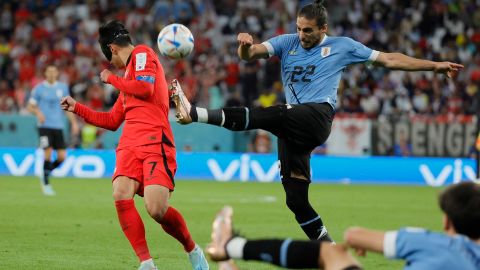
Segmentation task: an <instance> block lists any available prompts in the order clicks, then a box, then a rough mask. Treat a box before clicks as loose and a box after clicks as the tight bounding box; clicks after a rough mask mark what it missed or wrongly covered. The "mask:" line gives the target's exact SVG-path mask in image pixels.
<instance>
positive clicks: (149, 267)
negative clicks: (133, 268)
mask: <svg viewBox="0 0 480 270" xmlns="http://www.w3.org/2000/svg"><path fill="white" fill-rule="evenodd" d="M138 270H158V268H157V266H155V264H154V263H153V260H152V259H148V260H146V261H143V262H142V263H141V264H140V267H138Z"/></svg>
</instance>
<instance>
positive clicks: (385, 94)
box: [0, 0, 480, 118]
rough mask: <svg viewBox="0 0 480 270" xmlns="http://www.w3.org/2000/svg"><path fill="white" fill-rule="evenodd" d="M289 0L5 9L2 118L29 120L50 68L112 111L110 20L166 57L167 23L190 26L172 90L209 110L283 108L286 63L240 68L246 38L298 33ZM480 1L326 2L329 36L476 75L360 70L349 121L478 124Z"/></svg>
mask: <svg viewBox="0 0 480 270" xmlns="http://www.w3.org/2000/svg"><path fill="white" fill-rule="evenodd" d="M309 2H310V1H290V0H240V1H235V0H224V1H214V0H176V1H173V0H157V1H145V0H131V1H108V0H101V1H73V0H67V1H59V0H43V1H41V0H40V1H33V0H31V1H28V0H24V1H8V0H7V1H2V4H1V5H2V6H1V11H0V113H26V110H25V107H26V104H27V101H28V98H29V96H30V92H31V89H32V88H33V87H34V86H35V85H36V84H37V83H38V82H40V81H42V80H43V69H44V67H45V65H46V64H47V63H54V64H55V65H57V66H58V67H59V68H60V71H61V76H60V80H61V81H63V82H66V83H67V84H68V85H69V86H70V92H71V95H72V96H73V97H74V98H76V99H77V100H80V101H82V102H83V103H85V104H87V105H88V106H90V107H91V108H93V109H96V110H108V109H109V107H110V106H111V105H112V104H113V103H114V101H115V99H116V95H117V91H115V90H114V89H113V88H111V86H110V85H106V84H103V83H101V82H100V80H99V76H98V75H99V73H100V71H101V70H102V69H104V68H105V67H108V65H109V64H108V63H107V62H105V60H104V58H103V57H102V55H101V51H100V48H99V45H98V42H97V40H98V36H97V30H98V27H99V26H100V25H101V24H102V23H103V22H105V21H108V20H110V19H114V18H115V19H119V20H121V21H124V22H125V25H126V27H127V29H129V30H130V33H131V35H132V37H133V38H134V39H135V42H136V43H137V44H138V43H146V44H148V45H149V46H152V47H153V48H156V38H157V34H158V32H159V30H160V29H161V28H162V27H163V26H165V25H166V24H169V23H172V22H178V23H182V24H185V25H187V26H188V27H189V28H190V29H191V31H192V32H193V35H194V37H195V50H194V54H193V55H191V56H190V57H189V58H188V59H186V60H183V61H173V60H169V59H166V58H161V61H162V64H163V65H164V69H165V72H166V76H167V79H168V80H170V79H173V78H178V79H179V80H180V81H181V82H182V83H183V88H184V89H185V90H186V92H187V95H188V98H189V99H190V100H193V101H194V103H196V104H197V105H199V106H202V107H208V108H219V107H222V106H235V105H247V106H251V105H254V106H255V105H256V106H270V105H273V104H276V103H278V102H284V95H283V93H282V84H281V78H280V72H279V68H280V66H279V63H280V62H279V60H278V59H275V58H272V59H269V60H260V61H256V62H251V63H246V62H241V61H240V60H239V58H238V56H237V52H236V49H237V46H238V44H237V42H236V36H237V33H239V32H249V33H252V34H253V35H254V36H255V38H256V39H257V40H258V41H263V40H266V39H268V38H270V37H272V36H275V35H278V34H282V33H290V32H295V30H296V25H295V18H296V11H297V10H298V5H303V4H306V3H309ZM479 5H480V2H479V1H475V0H469V1H459V0H456V1H454V0H429V1H419V0H402V1H395V0H356V1H355V0H337V1H327V9H328V10H329V16H330V17H329V32H330V35H345V36H350V37H352V38H354V39H356V40H358V41H360V42H362V43H364V44H365V45H367V46H369V47H371V48H372V49H376V50H386V51H400V52H404V53H406V54H408V55H411V56H415V57H419V58H426V59H432V60H449V61H454V62H458V63H461V64H463V65H465V69H464V70H462V71H461V72H460V73H459V74H458V76H456V77H455V78H454V79H453V80H449V79H445V78H444V77H442V76H436V75H435V74H432V73H429V74H428V73H421V72H418V73H406V72H402V71H389V70H386V69H379V68H375V69H371V68H369V65H354V66H351V67H349V68H348V69H347V70H346V71H345V73H344V76H343V79H342V81H341V84H340V87H339V102H338V108H337V111H338V112H343V113H364V114H366V115H368V116H369V117H372V118H376V117H378V116H380V115H382V116H398V115H406V116H411V115H414V114H425V115H448V114H450V115H459V114H460V115H462V114H474V113H475V108H476V104H475V102H476V100H478V99H476V98H474V97H475V95H476V93H477V92H478V88H479V87H480V54H479V53H478V50H479V49H480V7H479Z"/></svg>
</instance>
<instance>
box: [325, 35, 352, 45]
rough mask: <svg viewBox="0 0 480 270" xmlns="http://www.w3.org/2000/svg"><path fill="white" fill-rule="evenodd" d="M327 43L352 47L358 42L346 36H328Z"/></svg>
mask: <svg viewBox="0 0 480 270" xmlns="http://www.w3.org/2000/svg"><path fill="white" fill-rule="evenodd" d="M326 42H328V43H333V44H340V45H351V44H352V43H355V42H356V41H355V40H354V39H353V38H351V37H345V36H328V37H327V40H326Z"/></svg>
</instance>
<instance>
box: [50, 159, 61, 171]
mask: <svg viewBox="0 0 480 270" xmlns="http://www.w3.org/2000/svg"><path fill="white" fill-rule="evenodd" d="M62 162H63V161H59V160H58V159H57V160H55V161H54V162H53V163H52V167H51V168H52V171H53V170H54V169H56V168H57V167H58V166H60V164H62Z"/></svg>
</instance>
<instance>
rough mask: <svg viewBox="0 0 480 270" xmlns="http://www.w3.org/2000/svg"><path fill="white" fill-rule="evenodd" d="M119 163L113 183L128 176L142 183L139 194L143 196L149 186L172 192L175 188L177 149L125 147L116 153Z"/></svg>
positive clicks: (168, 147) (144, 146) (163, 146)
mask: <svg viewBox="0 0 480 270" xmlns="http://www.w3.org/2000/svg"><path fill="white" fill-rule="evenodd" d="M116 156H117V161H116V167H115V171H114V174H113V181H115V178H117V177H118V176H127V177H129V178H132V179H134V180H136V181H137V182H139V183H140V188H139V189H138V191H137V194H138V195H140V196H143V189H144V188H145V186H148V185H161V186H164V187H166V188H168V189H170V190H171V191H173V190H174V188H175V181H174V177H175V172H176V171H177V162H176V152H175V148H174V147H172V146H168V145H166V144H164V143H162V144H150V145H142V146H137V147H123V148H119V149H117V151H116Z"/></svg>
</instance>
